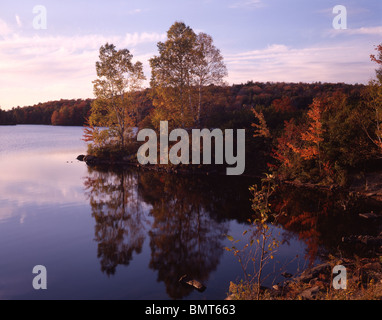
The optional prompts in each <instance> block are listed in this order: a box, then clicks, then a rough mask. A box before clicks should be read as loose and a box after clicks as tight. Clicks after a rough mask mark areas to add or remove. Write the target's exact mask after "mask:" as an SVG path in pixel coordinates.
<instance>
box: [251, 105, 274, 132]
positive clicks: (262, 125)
mask: <svg viewBox="0 0 382 320" xmlns="http://www.w3.org/2000/svg"><path fill="white" fill-rule="evenodd" d="M252 112H253V114H254V115H255V118H256V119H257V120H258V122H259V123H258V124H257V123H252V127H254V128H255V132H254V135H253V136H254V137H264V138H270V137H271V133H270V132H269V129H268V126H267V122H266V121H265V118H264V114H263V113H262V112H261V111H260V112H257V111H256V110H255V109H252Z"/></svg>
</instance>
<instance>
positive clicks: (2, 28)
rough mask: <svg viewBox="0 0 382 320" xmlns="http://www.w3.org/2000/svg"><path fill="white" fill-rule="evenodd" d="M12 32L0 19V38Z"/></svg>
mask: <svg viewBox="0 0 382 320" xmlns="http://www.w3.org/2000/svg"><path fill="white" fill-rule="evenodd" d="M12 32H13V30H12V29H11V28H10V27H9V26H8V24H7V23H6V22H5V21H3V20H1V19H0V36H2V37H4V36H7V35H9V34H11V33H12Z"/></svg>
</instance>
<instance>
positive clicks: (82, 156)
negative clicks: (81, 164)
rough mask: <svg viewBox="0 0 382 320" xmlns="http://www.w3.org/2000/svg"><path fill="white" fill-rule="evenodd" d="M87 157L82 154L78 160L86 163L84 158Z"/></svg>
mask: <svg viewBox="0 0 382 320" xmlns="http://www.w3.org/2000/svg"><path fill="white" fill-rule="evenodd" d="M85 157H86V156H85V155H83V154H80V155H79V156H78V157H77V160H79V161H84V158H85Z"/></svg>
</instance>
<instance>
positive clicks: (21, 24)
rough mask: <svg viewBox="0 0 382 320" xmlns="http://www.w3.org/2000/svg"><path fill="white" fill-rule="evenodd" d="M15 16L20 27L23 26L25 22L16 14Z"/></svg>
mask: <svg viewBox="0 0 382 320" xmlns="http://www.w3.org/2000/svg"><path fill="white" fill-rule="evenodd" d="M15 18H16V23H17V25H18V27H19V28H22V26H23V23H22V21H21V19H20V17H19V16H18V15H17V14H16V16H15Z"/></svg>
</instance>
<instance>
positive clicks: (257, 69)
mask: <svg viewBox="0 0 382 320" xmlns="http://www.w3.org/2000/svg"><path fill="white" fill-rule="evenodd" d="M372 51H373V44H372V43H368V42H366V41H364V42H363V43H360V42H347V43H339V44H337V45H333V46H329V45H326V46H312V47H306V48H293V47H289V46H286V45H282V44H274V45H270V46H268V47H266V48H263V49H260V50H254V51H248V52H242V53H237V54H231V55H226V56H225V61H226V63H227V67H228V71H229V78H228V81H229V82H230V83H241V82H247V81H248V80H254V81H264V82H266V81H274V82H277V81H280V82H300V81H301V82H317V81H321V82H346V83H367V82H368V81H369V80H370V78H371V77H372V76H374V66H373V65H372V63H371V62H370V59H369V55H370V53H371V52H372Z"/></svg>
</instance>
